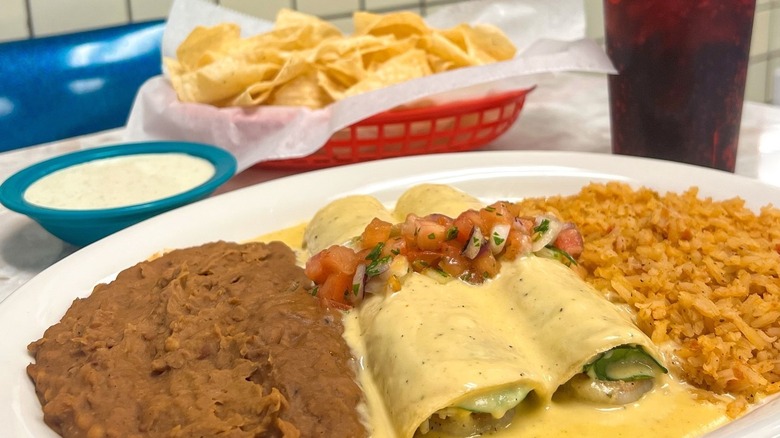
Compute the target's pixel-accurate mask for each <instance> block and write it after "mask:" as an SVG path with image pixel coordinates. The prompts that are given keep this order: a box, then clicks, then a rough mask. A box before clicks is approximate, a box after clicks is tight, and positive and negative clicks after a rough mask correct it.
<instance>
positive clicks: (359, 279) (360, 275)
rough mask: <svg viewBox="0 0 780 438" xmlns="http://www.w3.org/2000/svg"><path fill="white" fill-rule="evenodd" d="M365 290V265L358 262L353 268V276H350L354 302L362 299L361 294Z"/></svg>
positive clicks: (363, 293)
mask: <svg viewBox="0 0 780 438" xmlns="http://www.w3.org/2000/svg"><path fill="white" fill-rule="evenodd" d="M365 290H366V265H364V264H360V265H358V266H357V269H355V276H354V277H352V291H351V292H352V299H353V300H354V301H355V303H359V302H361V301H363V295H365Z"/></svg>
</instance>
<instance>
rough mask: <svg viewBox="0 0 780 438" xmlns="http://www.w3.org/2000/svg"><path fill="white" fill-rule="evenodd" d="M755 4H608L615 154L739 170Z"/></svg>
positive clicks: (716, 0)
mask: <svg viewBox="0 0 780 438" xmlns="http://www.w3.org/2000/svg"><path fill="white" fill-rule="evenodd" d="M754 10H755V0H604V21H605V28H606V41H607V54H608V55H609V57H610V59H611V60H612V62H613V63H614V64H615V68H617V70H618V72H619V75H612V76H610V77H609V95H610V113H611V118H612V151H613V152H614V153H617V154H627V155H639V156H644V157H654V158H662V159H667V160H674V161H681V162H684V163H691V164H698V165H702V166H708V167H714V168H718V169H723V170H728V171H731V172H733V171H734V164H735V161H736V155H737V138H738V136H739V124H740V120H741V117H742V101H743V98H744V93H745V75H746V72H747V63H748V55H749V52H750V37H751V33H752V28H753V13H754Z"/></svg>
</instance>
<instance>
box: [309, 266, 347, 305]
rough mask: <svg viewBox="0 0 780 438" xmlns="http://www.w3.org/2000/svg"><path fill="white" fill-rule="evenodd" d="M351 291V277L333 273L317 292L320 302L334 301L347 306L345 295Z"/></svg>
mask: <svg viewBox="0 0 780 438" xmlns="http://www.w3.org/2000/svg"><path fill="white" fill-rule="evenodd" d="M351 290H352V275H345V274H341V273H333V274H331V275H329V276H328V278H327V279H325V282H324V283H322V284H321V285H320V287H319V289H318V290H317V296H318V297H319V298H320V300H328V301H334V302H337V303H342V304H345V305H347V297H346V294H349V293H350V291H351Z"/></svg>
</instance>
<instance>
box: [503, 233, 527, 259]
mask: <svg viewBox="0 0 780 438" xmlns="http://www.w3.org/2000/svg"><path fill="white" fill-rule="evenodd" d="M524 236H526V237H527V235H525V234H522V233H521V232H520V231H517V230H516V229H514V228H513V229H511V230H509V236H507V238H506V244H505V245H504V251H503V252H502V253H501V254H502V256H503V257H505V258H506V259H507V260H514V259H516V258H517V257H518V256H520V255H521V254H523V253H524V248H523V240H524V239H523V237H524Z"/></svg>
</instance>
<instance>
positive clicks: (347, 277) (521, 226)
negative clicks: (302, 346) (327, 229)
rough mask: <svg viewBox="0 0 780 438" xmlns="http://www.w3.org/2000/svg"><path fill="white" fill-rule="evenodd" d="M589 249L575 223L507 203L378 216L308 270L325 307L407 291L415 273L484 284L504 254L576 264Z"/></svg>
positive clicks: (509, 257)
mask: <svg viewBox="0 0 780 438" xmlns="http://www.w3.org/2000/svg"><path fill="white" fill-rule="evenodd" d="M582 250H583V239H582V235H581V234H580V232H579V231H578V230H577V228H576V227H575V226H574V224H572V223H570V222H563V221H561V220H560V219H558V218H556V217H555V216H553V215H549V214H545V215H540V216H536V217H529V216H523V215H522V212H520V211H519V207H517V206H516V205H515V204H513V203H510V202H503V201H502V202H496V203H494V204H492V205H489V206H487V207H484V208H482V209H480V210H467V211H465V212H463V213H461V214H460V215H458V217H456V218H451V217H448V216H445V215H442V214H431V215H427V216H417V215H414V214H409V215H408V216H407V217H406V220H405V221H404V222H402V223H397V224H391V223H389V222H386V221H383V220H380V219H377V218H375V219H374V220H372V221H371V223H369V224H368V226H366V228H365V230H364V231H363V233H362V234H361V235H360V236H359V237H358V238H357V239H355V241H354V242H353V246H352V247H350V246H345V245H333V246H331V247H329V248H327V249H325V250H323V251H320V252H319V253H317V254H315V255H314V256H313V257H311V258H310V259H309V261H308V262H307V263H306V275H307V276H308V277H309V278H310V279H311V280H312V281H313V282H314V283H315V284H316V287H315V288H314V289H313V292H312V293H313V294H316V296H317V297H319V299H320V301H321V302H322V303H323V305H325V306H328V307H335V308H340V309H349V308H351V307H352V306H355V305H357V304H359V303H360V302H361V301H362V300H363V298H364V297H365V295H366V294H367V293H378V292H382V291H384V290H387V289H389V290H391V291H398V290H400V288H401V284H402V281H403V278H404V277H405V276H406V275H407V274H409V273H410V272H412V271H414V272H419V273H423V274H426V275H429V276H431V277H433V278H436V279H437V280H439V281H441V282H446V281H450V280H452V279H455V278H457V279H460V280H462V281H466V282H469V283H473V284H480V283H482V282H484V281H487V280H489V279H491V278H493V277H495V276H496V275H497V274H498V272H499V270H500V267H501V264H500V262H501V261H502V260H513V259H515V258H517V257H521V256H526V255H529V254H535V255H537V256H541V257H549V258H553V259H557V260H559V261H561V262H562V263H564V264H566V265H571V264H576V259H577V257H579V255H580V254H581V253H582Z"/></svg>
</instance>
